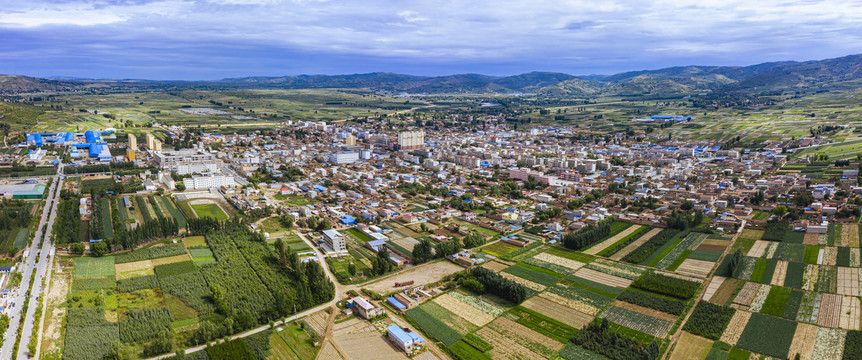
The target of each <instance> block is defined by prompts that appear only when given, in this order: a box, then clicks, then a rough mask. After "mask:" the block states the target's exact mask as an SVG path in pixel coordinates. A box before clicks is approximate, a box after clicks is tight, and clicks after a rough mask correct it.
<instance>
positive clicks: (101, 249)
mask: <svg viewBox="0 0 862 360" xmlns="http://www.w3.org/2000/svg"><path fill="white" fill-rule="evenodd" d="M90 252H92V253H93V256H97V257H99V256H105V254H107V253H108V243H106V242H104V241H96V242H94V243H93V245H92V246H90Z"/></svg>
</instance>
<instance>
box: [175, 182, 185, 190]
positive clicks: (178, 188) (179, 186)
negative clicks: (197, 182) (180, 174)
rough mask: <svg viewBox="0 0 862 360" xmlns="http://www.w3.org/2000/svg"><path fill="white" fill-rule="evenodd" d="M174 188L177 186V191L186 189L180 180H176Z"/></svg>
mask: <svg viewBox="0 0 862 360" xmlns="http://www.w3.org/2000/svg"><path fill="white" fill-rule="evenodd" d="M176 188H177V191H186V185H185V184H183V183H181V182H178V183H177V184H176Z"/></svg>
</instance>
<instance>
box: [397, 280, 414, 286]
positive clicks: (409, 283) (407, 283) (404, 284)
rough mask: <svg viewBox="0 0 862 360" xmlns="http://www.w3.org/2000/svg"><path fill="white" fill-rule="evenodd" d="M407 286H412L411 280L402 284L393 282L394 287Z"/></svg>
mask: <svg viewBox="0 0 862 360" xmlns="http://www.w3.org/2000/svg"><path fill="white" fill-rule="evenodd" d="M407 285H413V280H410V281H402V282H397V281H396V282H395V287H402V286H407Z"/></svg>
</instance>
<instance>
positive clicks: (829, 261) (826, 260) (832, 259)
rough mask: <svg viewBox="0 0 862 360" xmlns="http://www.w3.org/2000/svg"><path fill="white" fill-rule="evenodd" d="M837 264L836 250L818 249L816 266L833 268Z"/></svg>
mask: <svg viewBox="0 0 862 360" xmlns="http://www.w3.org/2000/svg"><path fill="white" fill-rule="evenodd" d="M837 263H838V248H836V247H833V246H830V247H824V248H820V254H819V256H818V258H817V265H828V266H835V264H837Z"/></svg>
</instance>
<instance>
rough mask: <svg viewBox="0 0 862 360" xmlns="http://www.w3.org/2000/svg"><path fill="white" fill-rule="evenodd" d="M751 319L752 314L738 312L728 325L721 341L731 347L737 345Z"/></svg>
mask: <svg viewBox="0 0 862 360" xmlns="http://www.w3.org/2000/svg"><path fill="white" fill-rule="evenodd" d="M749 319H751V313H750V312H748V311H744V310H737V311H736V312H735V313H733V317H732V318H730V322H729V323H727V327H726V328H725V329H724V333H722V334H721V338H720V340H721V341H723V342H726V343H728V344H730V345H736V342H737V341H739V337H740V336H742V331H743V330H745V325H747V324H748V320H749Z"/></svg>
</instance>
